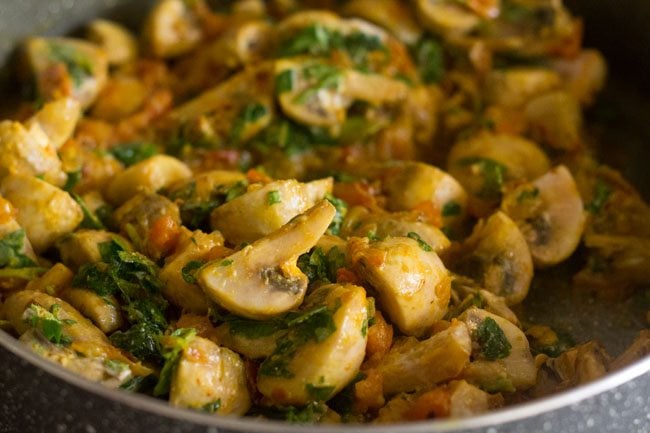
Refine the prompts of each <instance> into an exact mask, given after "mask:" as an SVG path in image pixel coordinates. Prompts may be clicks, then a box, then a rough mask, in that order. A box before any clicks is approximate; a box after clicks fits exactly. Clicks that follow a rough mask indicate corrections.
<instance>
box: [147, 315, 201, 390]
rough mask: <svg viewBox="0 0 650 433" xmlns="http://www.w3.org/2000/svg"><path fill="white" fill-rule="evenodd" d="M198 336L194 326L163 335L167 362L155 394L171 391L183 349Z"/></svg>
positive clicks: (163, 352)
mask: <svg viewBox="0 0 650 433" xmlns="http://www.w3.org/2000/svg"><path fill="white" fill-rule="evenodd" d="M195 336H196V329H194V328H179V329H177V330H175V331H174V332H172V333H171V335H168V336H164V337H161V339H160V340H161V346H162V352H161V354H162V357H163V358H164V359H165V364H164V365H163V368H162V370H161V371H160V377H159V378H158V383H157V384H156V387H155V388H154V390H153V395H154V396H156V397H159V396H161V395H165V394H167V393H169V387H170V386H171V382H172V376H173V375H174V371H176V368H177V367H178V363H179V362H180V361H181V356H182V355H183V350H185V348H186V347H187V346H188V345H189V344H190V342H191V341H192V340H193V339H194V337H195Z"/></svg>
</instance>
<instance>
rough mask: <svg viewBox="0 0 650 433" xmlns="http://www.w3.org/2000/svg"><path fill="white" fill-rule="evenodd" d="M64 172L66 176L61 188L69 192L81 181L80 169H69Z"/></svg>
mask: <svg viewBox="0 0 650 433" xmlns="http://www.w3.org/2000/svg"><path fill="white" fill-rule="evenodd" d="M66 174H67V175H68V178H67V179H66V180H65V185H63V190H64V191H68V192H70V191H72V189H73V188H74V187H75V186H77V184H78V183H79V182H80V181H81V170H76V171H71V172H69V173H66Z"/></svg>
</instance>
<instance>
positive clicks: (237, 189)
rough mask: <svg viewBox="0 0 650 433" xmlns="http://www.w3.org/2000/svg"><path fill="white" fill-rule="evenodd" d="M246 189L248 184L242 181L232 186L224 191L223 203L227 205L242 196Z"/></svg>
mask: <svg viewBox="0 0 650 433" xmlns="http://www.w3.org/2000/svg"><path fill="white" fill-rule="evenodd" d="M247 188H248V182H245V181H243V180H241V181H239V182H237V183H235V184H233V185H232V186H231V187H230V188H228V190H227V191H226V198H225V202H226V203H228V202H229V201H231V200H234V199H236V198H237V197H239V196H240V195H244V194H245V193H246V190H247Z"/></svg>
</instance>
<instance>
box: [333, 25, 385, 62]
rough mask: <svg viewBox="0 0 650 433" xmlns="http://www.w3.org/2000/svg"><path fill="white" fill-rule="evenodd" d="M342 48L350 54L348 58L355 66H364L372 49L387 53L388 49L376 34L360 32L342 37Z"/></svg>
mask: <svg viewBox="0 0 650 433" xmlns="http://www.w3.org/2000/svg"><path fill="white" fill-rule="evenodd" d="M343 48H344V49H345V51H347V52H348V54H349V55H350V59H352V62H354V64H355V65H357V67H360V68H364V69H365V68H366V67H367V65H366V63H367V61H368V55H369V54H370V53H371V52H373V51H383V52H384V53H386V54H388V50H386V47H385V46H384V44H383V43H382V42H381V39H379V37H378V36H376V35H368V34H365V33H361V32H353V33H351V34H349V35H347V36H345V37H344V39H343Z"/></svg>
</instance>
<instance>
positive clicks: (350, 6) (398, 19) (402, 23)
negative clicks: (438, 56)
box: [344, 0, 422, 45]
mask: <svg viewBox="0 0 650 433" xmlns="http://www.w3.org/2000/svg"><path fill="white" fill-rule="evenodd" d="M344 12H345V14H346V15H351V16H357V17H361V18H363V19H366V20H368V21H370V22H373V23H375V24H377V25H379V26H381V27H383V28H385V29H388V30H389V31H390V32H391V33H392V34H393V35H395V37H396V38H397V39H399V40H400V41H402V42H403V43H405V44H407V45H412V44H415V43H416V42H417V40H418V39H420V35H421V34H422V29H421V28H420V26H419V25H418V23H417V21H416V20H415V17H414V16H413V15H412V14H411V11H410V9H409V8H405V7H403V5H402V3H401V2H400V1H399V0H352V1H349V2H347V3H346V5H345V7H344Z"/></svg>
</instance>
